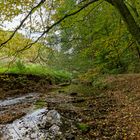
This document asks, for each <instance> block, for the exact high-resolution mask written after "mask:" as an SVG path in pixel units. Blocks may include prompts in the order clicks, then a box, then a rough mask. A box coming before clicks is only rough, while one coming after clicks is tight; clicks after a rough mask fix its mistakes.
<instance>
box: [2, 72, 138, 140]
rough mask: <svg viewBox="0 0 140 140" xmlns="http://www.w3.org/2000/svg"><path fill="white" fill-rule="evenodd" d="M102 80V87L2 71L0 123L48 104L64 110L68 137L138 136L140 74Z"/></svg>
mask: <svg viewBox="0 0 140 140" xmlns="http://www.w3.org/2000/svg"><path fill="white" fill-rule="evenodd" d="M102 82H103V83H104V84H103V85H104V86H101V87H100V88H95V87H94V88H93V87H92V86H88V85H84V84H83V85H81V84H71V85H69V86H63V84H62V85H57V86H53V85H50V82H48V81H47V80H44V79H43V78H39V77H38V76H32V75H28V76H23V75H21V76H17V75H1V76H0V124H1V125H4V124H7V123H11V122H12V121H14V120H15V119H18V118H21V117H22V116H24V115H25V114H26V113H27V112H28V111H29V110H31V109H33V108H43V107H47V108H48V109H55V110H57V111H58V112H59V113H60V114H61V116H62V120H63V127H62V132H63V134H64V135H66V137H67V139H71V140H74V139H76V140H94V139H95V140H96V139H98V140H104V139H105V140H139V139H140V74H124V75H121V74H120V75H116V76H106V78H104V79H103V81H102ZM93 84H94V83H93ZM7 100H9V102H8V104H7Z"/></svg>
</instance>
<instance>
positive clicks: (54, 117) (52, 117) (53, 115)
mask: <svg viewBox="0 0 140 140" xmlns="http://www.w3.org/2000/svg"><path fill="white" fill-rule="evenodd" d="M46 122H47V123H48V124H51V125H53V124H57V125H61V123H62V122H61V116H60V114H59V113H58V112H57V111H56V110H50V111H49V112H48V113H47V115H46Z"/></svg>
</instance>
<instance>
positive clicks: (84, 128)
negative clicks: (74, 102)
mask: <svg viewBox="0 0 140 140" xmlns="http://www.w3.org/2000/svg"><path fill="white" fill-rule="evenodd" d="M77 128H78V129H80V130H81V131H82V132H86V131H88V130H89V128H90V127H89V125H88V124H85V123H78V124H77Z"/></svg>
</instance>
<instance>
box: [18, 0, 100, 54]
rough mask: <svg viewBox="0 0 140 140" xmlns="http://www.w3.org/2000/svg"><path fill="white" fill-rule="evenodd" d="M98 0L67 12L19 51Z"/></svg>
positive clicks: (27, 47)
mask: <svg viewBox="0 0 140 140" xmlns="http://www.w3.org/2000/svg"><path fill="white" fill-rule="evenodd" d="M96 1H98V0H91V1H90V2H88V3H86V4H84V5H83V6H81V7H80V8H79V9H78V10H76V11H74V12H72V13H70V14H66V15H65V16H64V17H62V18H61V19H59V20H58V21H57V22H55V23H54V24H52V25H51V26H49V27H48V28H47V30H45V31H44V32H43V33H42V34H41V35H40V36H39V37H38V38H37V39H36V40H35V41H34V42H32V43H30V44H28V45H26V46H25V47H24V48H22V49H21V50H19V52H21V51H24V50H26V49H29V48H30V47H32V45H34V44H36V43H37V42H38V41H39V40H40V39H41V38H42V37H43V36H44V35H45V34H47V33H48V32H49V31H50V30H51V29H52V28H53V27H55V26H56V25H58V24H60V23H61V22H62V21H64V20H65V19H67V18H68V17H71V16H74V15H76V14H77V13H79V12H80V11H82V10H83V9H85V8H86V7H88V6H89V5H91V4H92V3H94V2H96Z"/></svg>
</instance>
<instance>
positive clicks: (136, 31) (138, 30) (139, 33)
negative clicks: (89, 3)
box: [106, 0, 140, 46]
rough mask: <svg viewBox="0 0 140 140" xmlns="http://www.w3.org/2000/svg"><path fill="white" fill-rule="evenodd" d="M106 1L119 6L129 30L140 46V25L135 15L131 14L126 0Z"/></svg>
mask: <svg viewBox="0 0 140 140" xmlns="http://www.w3.org/2000/svg"><path fill="white" fill-rule="evenodd" d="M106 1H107V2H109V3H110V4H112V5H113V6H114V7H116V8H117V10H118V11H119V12H120V14H121V15H122V17H123V19H124V21H125V23H126V25H127V28H128V30H129V32H130V33H131V35H132V36H133V37H134V38H135V40H136V41H137V43H138V45H139V46H140V27H139V26H138V24H137V23H136V21H135V19H134V17H133V15H132V14H131V12H130V11H129V9H128V7H127V6H126V4H125V3H124V0H106Z"/></svg>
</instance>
